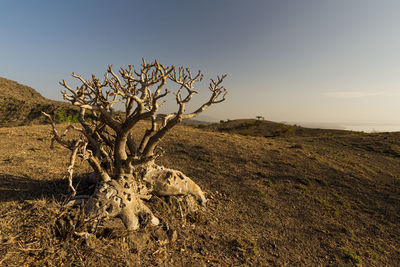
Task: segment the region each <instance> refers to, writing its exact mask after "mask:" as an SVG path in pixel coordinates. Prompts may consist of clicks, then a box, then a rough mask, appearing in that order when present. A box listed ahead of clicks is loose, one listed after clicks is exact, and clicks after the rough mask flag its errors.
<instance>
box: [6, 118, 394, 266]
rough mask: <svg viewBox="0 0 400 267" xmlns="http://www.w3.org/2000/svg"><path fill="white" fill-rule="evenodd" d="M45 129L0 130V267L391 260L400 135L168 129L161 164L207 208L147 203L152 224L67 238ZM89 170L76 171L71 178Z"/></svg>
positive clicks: (56, 161) (57, 161) (73, 215)
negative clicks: (201, 196)
mask: <svg viewBox="0 0 400 267" xmlns="http://www.w3.org/2000/svg"><path fill="white" fill-rule="evenodd" d="M143 126H144V124H143ZM59 127H60V128H63V127H66V125H65V124H64V125H59ZM49 131H50V126H46V125H43V126H29V127H28V126H24V127H15V128H1V129H0V149H1V151H0V201H1V205H0V265H2V264H3V265H5V266H8V265H11V266H13V265H14V266H15V265H17V266H18V265H19V266H23V265H24V264H26V265H33V266H36V265H37V266H44V265H46V264H47V265H57V266H61V265H62V264H64V265H65V266H70V265H73V266H95V265H103V266H104V265H109V266H111V265H112V266H133V265H138V264H142V265H143V266H152V265H161V266H164V265H169V266H238V265H250V266H268V265H272V266H281V265H285V264H286V265H289V266H294V265H303V266H315V265H319V266H328V265H332V266H337V265H340V266H343V265H353V264H354V265H355V264H359V263H362V264H363V265H367V266H384V265H390V266H397V265H399V263H400V248H399V246H398V244H399V243H400V175H399V174H400V135H399V133H386V134H362V133H352V132H349V133H347V134H342V135H340V136H329V135H319V136H318V135H317V136H311V137H310V136H309V137H301V136H294V137H287V138H286V137H285V138H265V137H253V136H243V135H237V134H228V133H220V132H210V131H203V130H201V129H196V128H192V127H185V126H179V127H176V129H174V131H173V132H172V133H171V134H170V135H169V136H168V137H167V138H166V139H165V140H164V142H163V144H162V146H163V147H164V149H165V150H166V154H165V156H163V157H162V158H161V159H160V162H161V163H162V164H164V165H166V166H170V167H174V168H177V169H180V170H182V171H183V172H184V173H185V174H187V175H188V176H190V177H192V178H193V179H194V180H195V181H196V183H198V184H199V185H200V186H201V187H202V188H203V189H204V190H205V192H206V193H207V197H208V199H209V203H208V206H207V208H206V209H204V210H198V211H196V212H187V211H186V210H185V206H184V205H182V204H183V203H184V200H180V199H179V198H175V197H171V198H153V199H152V200H150V203H149V205H151V206H152V209H153V210H156V215H157V216H158V217H160V218H161V219H162V221H163V223H162V224H161V226H160V227H154V228H151V227H147V228H145V229H141V230H140V231H138V232H135V233H126V232H124V231H123V230H121V231H120V232H116V231H110V230H108V231H106V230H104V229H106V228H102V227H101V225H100V226H99V228H98V229H99V230H98V231H97V232H96V231H93V234H91V235H90V237H89V238H88V239H84V238H83V237H81V236H79V235H72V234H69V233H68V232H66V230H68V229H70V230H71V232H73V231H78V232H79V231H80V230H79V229H81V228H80V227H81V225H80V224H83V223H82V219H79V213H77V212H75V211H69V210H67V209H65V208H63V207H61V204H62V203H63V201H64V200H65V197H66V195H64V194H66V192H67V185H66V183H65V182H64V181H63V180H61V179H62V176H63V173H64V170H65V167H66V162H67V159H68V152H67V151H65V150H63V149H62V148H61V147H57V148H56V149H55V150H53V151H50V150H49V142H50V140H49V139H50V133H49ZM88 171H89V168H88V166H86V165H85V164H80V165H79V166H78V170H77V176H80V175H81V176H83V174H84V173H86V172H88ZM67 215H68V216H69V217H68V216H67ZM66 216H67V217H68V218H69V219H66V218H67V217H66ZM71 225H73V227H74V229H73V228H71V227H72V226H71ZM101 229H103V230H101ZM100 230H101V231H100ZM163 236H164V237H163ZM146 240H148V242H147V243H146Z"/></svg>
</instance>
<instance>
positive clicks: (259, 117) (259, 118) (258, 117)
mask: <svg viewBox="0 0 400 267" xmlns="http://www.w3.org/2000/svg"><path fill="white" fill-rule="evenodd" d="M256 119H257V120H259V121H261V120H264V117H263V116H256Z"/></svg>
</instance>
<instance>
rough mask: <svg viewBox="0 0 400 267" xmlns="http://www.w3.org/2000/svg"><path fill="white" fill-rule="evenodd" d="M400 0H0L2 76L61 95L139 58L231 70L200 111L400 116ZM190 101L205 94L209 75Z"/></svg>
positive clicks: (305, 117)
mask: <svg viewBox="0 0 400 267" xmlns="http://www.w3.org/2000/svg"><path fill="white" fill-rule="evenodd" d="M399 11H400V1H397V0H382V1H373V0H353V1H348V0H335V1H320V0H302V1H296V0H279V1H278V0H277V1H268V0H249V1H240V0H202V1H184V0H179V1H178V0H172V1H162V0H159V1H155V0H154V1H152V0H150V1H122V0H114V1H103V0H97V1H93V0H92V1H89V0H87V1H76V0H70V1H50V0H45V1H12V0H3V1H1V8H0V36H1V39H0V51H1V57H0V77H4V78H7V79H11V80H15V81H17V82H19V83H22V84H26V85H29V86H31V87H33V88H35V89H36V90H37V91H38V92H40V93H41V94H42V95H43V96H45V97H47V98H51V99H56V100H61V95H60V93H59V92H60V90H61V89H62V88H61V86H60V85H59V84H58V81H60V80H61V79H66V80H67V81H72V77H71V76H70V75H71V73H72V71H74V72H76V73H79V74H81V75H82V76H84V77H85V78H89V77H90V74H92V73H94V74H96V75H98V76H102V75H103V74H104V72H105V70H106V67H107V65H109V64H114V66H115V67H120V66H127V65H128V64H133V65H138V64H140V62H141V58H142V57H144V58H145V59H146V60H147V61H150V60H154V59H158V60H159V61H160V62H161V63H163V64H174V65H178V66H188V67H190V68H191V69H192V70H197V69H201V70H202V71H203V72H204V73H205V75H206V78H212V77H215V76H216V75H218V74H223V73H227V74H228V77H227V79H226V82H225V87H226V88H227V89H228V90H229V94H228V96H227V100H226V101H225V102H224V103H221V104H219V105H215V106H212V107H211V108H210V110H209V111H207V112H206V113H205V114H204V116H203V117H204V118H214V119H217V120H219V119H228V118H229V119H236V118H254V117H255V116H257V115H261V116H264V117H265V118H266V119H268V120H273V121H289V122H333V123H346V122H347V123H351V122H368V123H400V105H399V102H400V101H399V100H400V16H399V15H398V14H399ZM200 89H201V93H200V94H199V95H198V96H196V98H195V100H194V101H193V102H194V103H193V104H194V105H196V104H200V103H201V102H202V101H204V99H205V98H206V97H207V81H206V80H204V81H203V83H202V86H201V88H200Z"/></svg>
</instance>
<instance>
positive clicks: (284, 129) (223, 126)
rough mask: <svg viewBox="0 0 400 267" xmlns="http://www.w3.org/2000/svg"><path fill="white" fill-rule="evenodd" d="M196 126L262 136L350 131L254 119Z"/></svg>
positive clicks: (319, 134)
mask: <svg viewBox="0 0 400 267" xmlns="http://www.w3.org/2000/svg"><path fill="white" fill-rule="evenodd" d="M198 128H201V129H204V130H209V131H217V132H223V133H236V134H240V135H245V136H262V137H294V136H300V137H307V136H309V137H310V136H339V135H346V134H349V133H350V131H345V130H332V129H317V128H306V127H301V126H297V125H289V124H285V123H278V122H272V121H267V120H255V119H239V120H228V121H225V122H221V123H214V124H209V125H200V126H198Z"/></svg>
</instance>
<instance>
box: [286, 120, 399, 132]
mask: <svg viewBox="0 0 400 267" xmlns="http://www.w3.org/2000/svg"><path fill="white" fill-rule="evenodd" d="M289 124H292V125H293V124H297V125H301V126H303V127H309V128H322V129H338V130H348V131H358V132H366V133H373V132H400V123H390V124H384V123H382V124H381V123H314V122H300V123H289Z"/></svg>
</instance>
